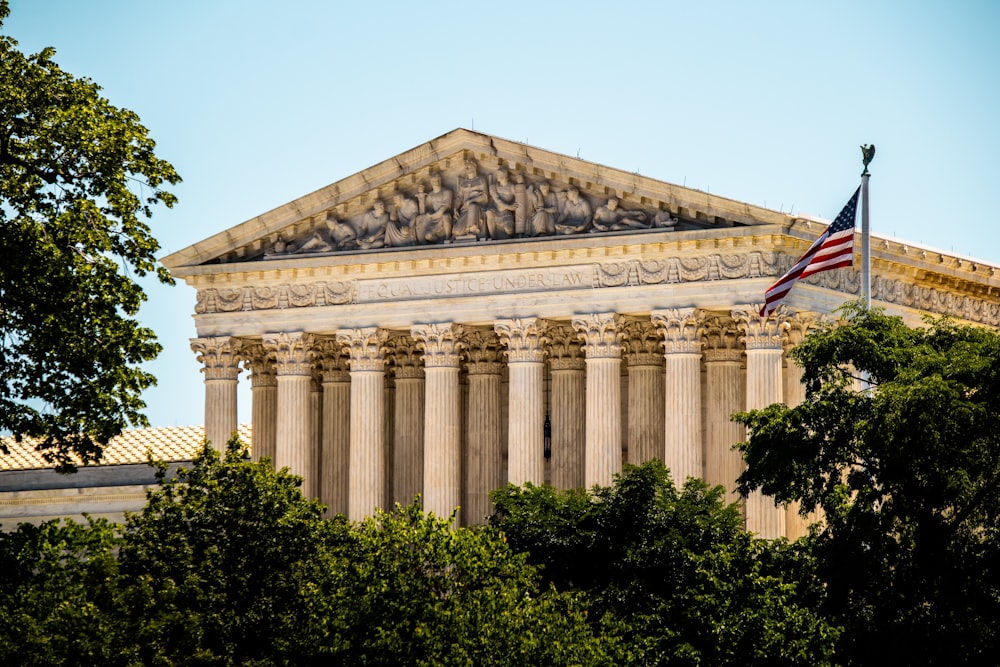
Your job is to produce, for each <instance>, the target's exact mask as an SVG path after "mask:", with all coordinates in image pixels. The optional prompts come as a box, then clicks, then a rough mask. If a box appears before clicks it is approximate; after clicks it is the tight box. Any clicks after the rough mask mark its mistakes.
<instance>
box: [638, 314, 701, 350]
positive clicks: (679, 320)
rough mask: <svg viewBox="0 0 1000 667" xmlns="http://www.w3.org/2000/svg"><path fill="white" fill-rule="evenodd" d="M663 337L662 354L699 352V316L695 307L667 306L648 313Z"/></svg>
mask: <svg viewBox="0 0 1000 667" xmlns="http://www.w3.org/2000/svg"><path fill="white" fill-rule="evenodd" d="M650 319H651V320H652V321H653V324H655V325H656V327H657V328H658V329H659V331H660V335H661V336H662V337H663V352H664V354H700V353H701V345H702V340H701V317H700V315H699V313H698V311H697V309H695V308H668V309H666V310H657V311H653V312H652V313H650Z"/></svg>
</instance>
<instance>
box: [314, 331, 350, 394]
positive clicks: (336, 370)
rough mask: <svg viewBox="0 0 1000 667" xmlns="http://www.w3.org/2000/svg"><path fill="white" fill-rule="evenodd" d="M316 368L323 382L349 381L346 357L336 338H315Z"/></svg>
mask: <svg viewBox="0 0 1000 667" xmlns="http://www.w3.org/2000/svg"><path fill="white" fill-rule="evenodd" d="M315 363H316V368H317V369H318V370H319V376H320V378H321V379H322V381H323V383H324V384H325V383H327V382H350V381H351V375H350V371H349V370H348V359H347V355H346V354H345V352H344V348H343V346H342V345H341V344H340V343H339V342H337V339H336V338H331V337H329V336H324V337H322V338H319V337H317V339H316V362H315Z"/></svg>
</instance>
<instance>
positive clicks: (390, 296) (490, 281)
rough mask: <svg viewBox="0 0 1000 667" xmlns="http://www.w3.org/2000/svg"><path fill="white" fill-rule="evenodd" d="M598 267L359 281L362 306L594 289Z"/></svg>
mask: <svg viewBox="0 0 1000 667" xmlns="http://www.w3.org/2000/svg"><path fill="white" fill-rule="evenodd" d="M595 284H596V283H595V280H594V266H593V265H592V264H586V265H581V266H563V267H553V268H541V269H528V270H511V271H484V272H479V273H463V274H450V275H441V276H423V277H410V278H382V279H372V280H359V281H357V284H356V294H357V300H358V303H372V302H379V301H400V300H407V299H434V298H444V297H462V296H480V295H488V294H509V293H519V292H545V291H549V290H565V289H590V288H593V287H594V286H595Z"/></svg>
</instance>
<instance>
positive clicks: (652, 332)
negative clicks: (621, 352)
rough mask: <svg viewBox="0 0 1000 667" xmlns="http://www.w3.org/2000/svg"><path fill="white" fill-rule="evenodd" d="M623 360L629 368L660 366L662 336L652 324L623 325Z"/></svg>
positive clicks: (639, 322) (635, 321)
mask: <svg viewBox="0 0 1000 667" xmlns="http://www.w3.org/2000/svg"><path fill="white" fill-rule="evenodd" d="M624 329H625V359H626V361H628V365H629V366H662V365H663V334H661V333H660V331H659V327H657V326H656V325H655V324H653V323H652V322H643V321H639V320H631V321H629V322H626V323H625V327H624Z"/></svg>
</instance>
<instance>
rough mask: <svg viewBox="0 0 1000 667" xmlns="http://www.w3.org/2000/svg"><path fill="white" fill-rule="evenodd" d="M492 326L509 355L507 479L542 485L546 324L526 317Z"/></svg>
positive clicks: (543, 466) (543, 480) (543, 468)
mask: <svg viewBox="0 0 1000 667" xmlns="http://www.w3.org/2000/svg"><path fill="white" fill-rule="evenodd" d="M493 328H494V329H495V330H496V332H497V334H498V335H499V336H500V341H501V342H502V343H503V345H504V346H505V347H506V354H507V372H508V383H509V389H508V407H507V410H508V417H507V424H508V428H507V481H508V482H510V483H511V484H524V483H525V482H531V483H532V484H538V485H541V484H544V483H545V453H544V450H543V447H544V435H545V433H544V426H545V400H544V397H543V396H542V390H543V384H542V380H543V371H544V370H545V367H544V360H545V348H544V345H545V342H546V341H547V338H546V336H545V333H544V323H543V322H542V321H541V320H539V319H538V318H535V317H527V318H519V319H509V320H498V321H496V322H495V323H494V324H493Z"/></svg>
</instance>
